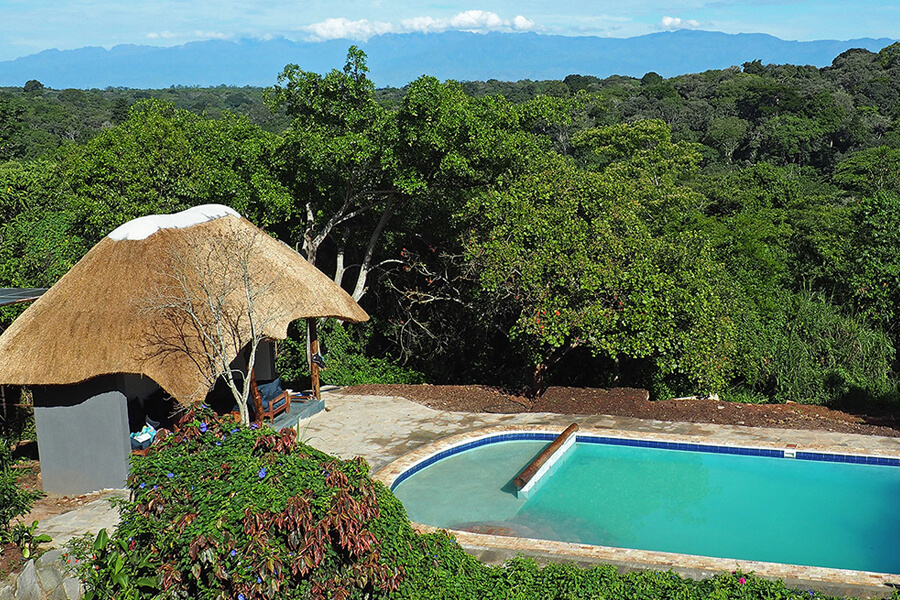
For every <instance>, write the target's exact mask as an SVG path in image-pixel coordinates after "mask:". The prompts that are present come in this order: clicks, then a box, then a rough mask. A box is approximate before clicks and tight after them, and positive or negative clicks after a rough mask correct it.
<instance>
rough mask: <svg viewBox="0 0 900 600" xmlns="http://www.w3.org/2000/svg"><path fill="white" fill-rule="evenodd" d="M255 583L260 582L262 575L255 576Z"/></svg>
mask: <svg viewBox="0 0 900 600" xmlns="http://www.w3.org/2000/svg"><path fill="white" fill-rule="evenodd" d="M256 583H262V577H260V576H259V575H257V576H256Z"/></svg>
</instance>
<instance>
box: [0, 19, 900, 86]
mask: <svg viewBox="0 0 900 600" xmlns="http://www.w3.org/2000/svg"><path fill="white" fill-rule="evenodd" d="M894 41H896V40H891V39H886V38H881V39H871V38H863V39H857V40H847V41H837V40H821V41H812V42H790V41H785V40H781V39H778V38H776V37H773V36H770V35H766V34H725V33H717V32H711V31H690V30H681V31H674V32H664V33H654V34H650V35H644V36H640V37H633V38H624V39H617V38H599V37H566V36H557V35H540V34H536V33H489V34H476V33H464V32H456V31H454V32H445V33H438V34H416V33H407V34H388V35H381V36H376V37H373V38H371V39H370V40H369V41H368V42H365V43H360V44H357V45H358V46H360V47H361V48H363V50H365V52H366V53H367V54H368V56H369V62H368V64H369V68H370V70H371V72H370V76H371V78H372V80H373V81H374V82H375V84H376V85H378V86H379V87H383V86H396V87H400V86H403V85H405V84H407V83H409V82H410V81H412V80H414V79H416V78H417V77H419V76H420V75H423V74H427V75H433V76H435V77H437V78H439V79H456V80H460V81H478V80H481V81H484V80H488V79H499V80H505V81H516V80H519V79H532V80H540V79H563V78H564V77H565V76H566V75H569V74H572V73H577V74H580V75H595V76H597V77H608V76H610V75H630V76H635V77H640V76H642V75H643V74H644V73H647V72H649V71H655V72H657V73H659V74H660V75H662V76H663V77H673V76H675V75H681V74H684V73H697V72H702V71H706V70H709V69H724V68H727V67H730V66H732V65H741V64H743V63H745V62H748V61H752V60H757V59H758V60H761V61H762V63H763V64H770V63H776V64H783V63H790V64H798V65H807V64H808V65H815V66H818V67H823V66H827V65H830V64H831V61H832V60H833V59H834V57H836V56H837V55H838V54H840V53H841V52H844V51H845V50H847V49H849V48H866V49H868V50H870V51H873V52H875V51H878V50H880V49H881V48H883V47H885V46H887V45H889V44H891V43H893V42H894ZM353 43H354V42H352V41H350V40H332V41H328V42H294V41H290V40H287V39H284V38H278V39H273V40H266V41H261V40H240V41H237V42H228V41H218V40H214V41H206V42H192V43H189V44H184V45H182V46H174V47H169V48H161V47H156V46H135V45H121V46H115V47H114V48H112V49H110V50H106V49H104V48H99V47H88V48H80V49H78V50H66V51H60V50H45V51H44V52H40V53H38V54H32V55H30V56H25V57H22V58H18V59H16V60H11V61H6V62H0V86H22V85H24V84H25V82H26V81H28V80H30V79H37V80H38V81H40V82H41V83H43V84H44V85H45V86H48V87H52V88H56V89H64V88H82V89H89V88H105V87H109V86H113V87H118V86H121V87H130V88H165V87H169V86H173V85H184V86H204V87H205V86H215V85H219V84H227V85H238V86H243V85H253V86H269V85H272V84H273V83H275V79H276V77H277V75H278V74H279V73H280V72H281V71H282V69H283V68H284V66H285V65H286V64H288V63H295V64H298V65H300V67H301V68H302V69H304V70H307V71H315V72H318V73H324V72H327V71H329V70H331V69H333V68H340V67H342V66H343V64H344V59H345V56H346V53H347V48H348V47H349V46H350V45H351V44H353Z"/></svg>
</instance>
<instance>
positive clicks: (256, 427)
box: [250, 423, 259, 429]
mask: <svg viewBox="0 0 900 600" xmlns="http://www.w3.org/2000/svg"><path fill="white" fill-rule="evenodd" d="M250 429H259V423H250Z"/></svg>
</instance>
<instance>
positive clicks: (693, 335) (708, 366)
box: [0, 44, 900, 405]
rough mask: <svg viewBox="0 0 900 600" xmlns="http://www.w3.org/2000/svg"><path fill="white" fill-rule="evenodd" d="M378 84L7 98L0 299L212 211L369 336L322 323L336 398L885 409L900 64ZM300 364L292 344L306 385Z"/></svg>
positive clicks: (29, 93)
mask: <svg viewBox="0 0 900 600" xmlns="http://www.w3.org/2000/svg"><path fill="white" fill-rule="evenodd" d="M367 72H368V67H367V65H366V57H365V54H363V53H362V52H361V51H359V50H358V49H357V48H351V49H350V52H349V53H348V58H347V63H346V65H345V66H344V68H343V69H335V70H333V71H331V72H329V73H326V74H317V73H311V72H308V71H304V70H303V69H302V68H300V67H299V66H297V65H288V66H287V67H286V68H285V70H284V72H283V73H281V75H280V76H279V77H278V81H277V84H276V85H275V86H273V87H272V88H271V89H270V90H268V91H267V92H266V93H265V94H263V93H262V91H261V90H253V89H240V90H239V89H235V88H224V87H220V88H210V89H199V88H172V89H169V90H157V91H153V90H150V91H138V90H117V89H109V90H102V91H101V90H90V91H80V90H62V91H56V90H50V89H47V88H44V87H43V86H41V85H40V84H39V82H30V85H29V86H26V87H28V89H27V90H26V89H22V90H13V89H6V90H4V91H3V93H2V94H0V148H2V149H3V150H2V152H3V153H2V154H0V160H4V159H5V160H7V162H5V163H4V162H0V285H15V286H44V285H50V284H52V283H53V282H54V281H55V280H56V279H58V278H59V277H60V276H61V275H62V274H63V273H65V272H66V271H67V270H68V269H69V268H70V267H71V266H72V264H74V262H75V261H77V260H78V258H79V257H80V256H82V255H83V253H84V252H85V251H86V250H87V249H88V248H89V247H90V246H91V245H92V244H94V243H95V242H96V241H97V240H98V239H99V238H100V236H102V235H104V234H105V233H107V232H108V231H110V230H111V229H112V228H114V227H115V226H117V225H118V224H120V223H122V222H124V221H125V220H127V219H129V218H133V217H136V216H140V215H143V214H147V213H151V212H170V211H174V210H180V209H182V208H186V207H188V206H191V205H194V204H200V203H206V202H219V203H224V204H228V205H229V206H232V207H234V208H236V209H237V210H239V211H240V212H242V213H243V214H245V215H247V216H248V218H250V219H251V220H253V221H254V222H256V223H258V224H260V225H261V226H263V227H264V228H266V229H267V230H268V231H270V232H271V233H272V234H273V235H275V236H277V237H278V238H280V239H281V240H283V241H284V242H285V243H287V244H290V245H291V246H292V247H295V248H297V249H298V250H300V251H301V252H303V253H304V254H305V255H306V256H307V257H308V259H309V260H310V261H311V262H313V263H314V264H315V265H316V266H317V267H319V268H320V269H322V270H323V271H324V272H326V273H328V274H329V275H331V276H333V277H334V279H335V281H337V282H339V283H340V284H341V285H343V286H344V287H345V288H346V289H347V290H348V291H349V292H350V293H351V294H352V295H353V296H354V297H355V298H356V299H357V300H359V301H360V302H361V303H362V304H363V306H364V308H365V309H366V310H367V311H368V312H369V313H370V314H371V315H372V316H373V320H372V322H371V324H370V325H368V326H367V327H366V328H365V329H364V330H359V331H353V332H351V331H349V330H345V329H343V328H340V327H336V328H334V329H329V327H330V326H328V327H326V328H325V329H323V338H324V341H325V344H326V346H328V347H330V348H331V356H330V357H329V368H328V371H326V372H325V378H326V381H328V382H333V383H341V384H347V383H356V382H363V381H380V382H387V381H415V380H418V378H419V375H417V374H421V376H422V377H424V378H425V379H427V380H428V381H431V382H434V383H444V382H449V383H465V382H477V383H489V384H490V383H493V384H504V385H512V386H522V385H528V386H530V387H532V389H534V390H535V391H537V392H539V391H540V389H541V388H542V387H543V386H546V385H548V384H553V383H556V384H569V385H640V386H645V387H648V388H649V389H650V390H651V391H652V394H653V396H654V397H665V396H667V395H671V394H688V393H699V394H703V393H712V392H717V393H721V394H723V395H724V396H725V397H726V398H728V397H730V398H736V399H738V398H739V399H747V398H754V399H766V400H770V401H786V400H793V401H797V402H814V403H824V404H832V405H834V404H839V403H842V402H847V401H852V402H854V403H857V404H859V403H863V404H864V403H865V402H869V401H879V402H881V401H885V400H890V399H893V398H894V395H895V393H896V390H897V387H898V386H897V379H896V374H895V371H896V367H897V362H898V361H897V354H896V350H897V348H898V340H897V335H898V333H900V332H898V330H897V327H896V325H895V323H896V317H897V314H898V310H900V308H898V302H900V296H898V292H897V290H898V289H900V285H898V284H900V279H898V278H900V263H898V261H897V259H896V256H895V255H896V252H895V249H896V247H897V242H898V241H900V240H898V238H897V236H898V233H897V232H898V231H900V227H898V225H900V223H898V217H897V215H898V214H900V166H898V165H900V162H898V161H900V85H898V83H897V82H898V81H900V46H898V45H897V44H895V45H893V46H889V47H887V48H885V49H883V50H882V51H881V52H878V53H873V52H868V51H865V50H850V51H847V52H845V53H843V54H841V55H840V56H838V57H836V58H835V60H834V63H833V64H832V66H830V67H827V68H824V69H816V68H813V67H807V66H794V65H763V64H761V63H760V62H759V61H750V62H747V63H745V64H744V65H743V67H742V68H738V67H733V68H730V69H724V70H721V71H708V72H705V73H697V74H687V75H681V76H678V77H673V78H670V79H665V78H663V77H660V76H659V75H657V74H655V73H648V74H647V75H645V76H644V77H642V78H640V79H636V78H629V77H611V78H607V79H603V80H601V79H597V78H593V77H584V76H580V75H570V76H569V77H566V79H565V80H564V81H546V82H529V81H523V82H498V81H488V82H464V83H456V82H439V81H437V80H435V79H434V78H431V77H427V76H423V77H421V78H419V79H418V80H416V81H414V82H412V83H411V84H410V85H409V86H407V87H406V88H404V89H401V90H398V89H388V90H375V89H374V86H373V85H372V83H371V81H370V80H369V79H368V78H367ZM273 75H274V74H273ZM264 96H265V103H266V104H267V105H268V109H271V110H272V111H274V112H269V113H266V114H269V115H270V117H263V114H264V111H263V108H264V106H263V99H264V98H263V97H264ZM68 122H71V123H72V124H74V125H72V126H71V127H69V129H66V127H65V126H58V124H59V123H68ZM98 123H99V125H98ZM26 130H27V131H26ZM69 130H71V132H74V133H71V134H64V133H61V132H64V131H69ZM26 134H27V135H26ZM48 136H49V137H48ZM14 314H15V311H9V310H6V311H4V312H3V313H2V319H3V321H2V322H3V323H8V322H9V321H10V319H11V318H12V317H13V316H14ZM302 344H303V339H302V337H301V336H299V335H298V334H297V333H296V332H295V333H293V334H292V337H291V339H290V340H288V341H286V342H285V343H284V344H282V349H283V355H282V357H281V358H280V362H281V365H282V367H283V372H284V373H286V375H287V378H288V379H292V378H293V379H296V378H299V377H301V376H302V374H303V372H304V368H303V366H302V363H303V362H305V359H304V356H303V354H304V353H303V352H302V351H298V350H300V349H301V348H302ZM401 365H402V366H401Z"/></svg>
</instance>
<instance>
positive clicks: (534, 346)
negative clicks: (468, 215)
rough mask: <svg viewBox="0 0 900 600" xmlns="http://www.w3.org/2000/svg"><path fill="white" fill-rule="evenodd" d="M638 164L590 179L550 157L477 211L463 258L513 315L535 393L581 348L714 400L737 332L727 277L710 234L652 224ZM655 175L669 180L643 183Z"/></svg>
mask: <svg viewBox="0 0 900 600" xmlns="http://www.w3.org/2000/svg"><path fill="white" fill-rule="evenodd" d="M641 147H643V145H638V146H637V148H635V149H632V150H626V149H624V148H623V149H622V156H628V157H629V158H636V157H635V154H638V155H640V154H641V152H642V151H641V150H640V149H639V148H641ZM640 160H649V159H648V158H647V157H646V156H642V157H641V158H640V159H639V160H637V158H636V161H637V162H640ZM652 166H654V167H659V169H662V167H661V166H660V165H655V164H654V165H652ZM634 168H636V167H635V164H634V163H632V164H631V165H630V166H629V168H627V169H624V172H623V173H620V172H618V171H615V170H609V169H607V170H606V171H603V172H591V171H585V170H583V169H579V168H577V167H576V166H574V165H573V164H572V163H571V162H569V161H568V160H567V159H565V158H562V157H553V156H549V155H548V156H547V157H546V158H545V159H544V160H543V161H541V162H540V163H539V164H536V165H534V166H533V168H532V169H531V170H529V172H528V173H527V174H526V175H524V176H522V177H520V178H518V179H517V180H516V181H515V182H514V183H513V184H512V185H511V186H509V187H508V188H507V189H503V190H497V191H494V192H492V193H489V194H485V195H482V196H480V197H479V198H478V200H477V201H475V202H473V203H472V204H471V205H470V210H471V211H472V212H473V213H474V214H477V215H478V223H479V229H478V230H476V231H474V232H473V234H472V237H471V239H470V240H469V244H468V247H467V255H468V257H469V259H470V260H471V261H472V266H473V268H474V269H475V270H476V272H477V274H478V280H479V282H480V285H481V287H482V289H483V290H484V292H485V293H486V294H488V295H489V296H490V297H491V298H492V299H493V301H495V302H504V303H507V304H510V305H512V306H514V307H515V308H516V311H515V322H514V324H513V325H512V328H511V331H510V336H511V338H512V339H513V341H515V342H517V343H518V344H520V345H522V346H524V347H525V348H526V351H527V352H528V353H529V355H530V357H531V361H532V365H533V387H534V388H535V391H540V388H541V387H542V386H543V385H544V383H545V380H546V376H547V374H548V372H549V370H550V369H551V368H552V367H553V366H554V365H555V364H556V363H558V362H559V361H561V360H563V359H564V358H565V356H566V355H567V354H568V353H569V352H570V351H572V350H574V349H575V348H578V347H584V348H588V349H589V350H590V351H591V352H592V353H594V354H595V355H602V356H606V357H609V358H610V359H612V360H613V361H616V362H618V361H620V360H625V359H645V360H647V361H650V363H651V364H652V371H653V372H652V373H651V376H650V381H642V382H641V383H647V384H650V383H653V380H655V381H656V383H658V384H662V383H663V380H666V381H667V382H668V383H669V384H671V385H673V386H674V387H675V388H680V389H683V391H689V390H691V391H695V392H701V393H708V392H714V391H718V390H720V389H722V387H723V386H724V384H725V382H726V380H727V373H728V372H729V370H730V367H729V365H728V361H729V358H730V357H731V355H732V352H733V349H732V342H733V325H732V324H731V322H730V320H729V318H728V315H727V311H726V307H725V306H724V305H723V302H722V299H721V295H720V293H719V290H718V288H717V285H716V283H717V282H719V281H722V280H723V278H724V273H723V272H722V271H721V268H720V265H719V264H718V263H717V262H716V261H715V260H714V257H713V255H712V253H711V251H710V246H709V244H708V243H707V242H706V241H705V240H704V239H703V238H702V237H698V236H697V235H695V234H691V233H689V232H684V233H682V234H680V235H666V234H664V233H662V232H661V229H660V228H658V227H657V224H658V223H656V219H655V218H651V219H650V220H648V218H647V217H648V214H649V212H651V208H652V207H653V206H657V207H658V206H659V204H658V201H659V199H658V198H657V197H655V196H654V195H653V194H648V189H647V187H646V185H645V183H646V182H644V181H642V178H638V179H637V180H636V181H635V180H633V179H632V177H631V176H632V175H634ZM625 173H627V174H628V175H627V176H626V175H625ZM653 175H656V176H662V173H661V171H660V170H658V169H653V170H652V171H651V173H646V174H645V177H647V178H650V179H653ZM685 195H687V196H689V195H690V194H688V193H686V194H685ZM684 388H686V389H684ZM656 391H657V392H659V393H664V391H665V390H664V387H663V385H659V386H658V388H657V390H656ZM680 391H681V390H680Z"/></svg>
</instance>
